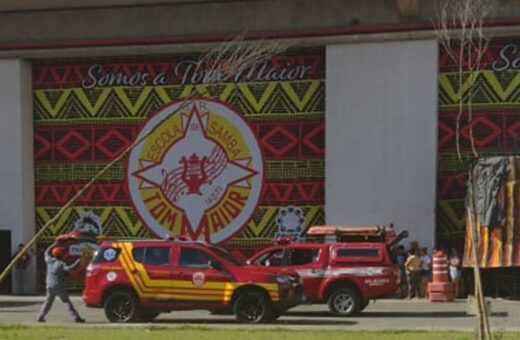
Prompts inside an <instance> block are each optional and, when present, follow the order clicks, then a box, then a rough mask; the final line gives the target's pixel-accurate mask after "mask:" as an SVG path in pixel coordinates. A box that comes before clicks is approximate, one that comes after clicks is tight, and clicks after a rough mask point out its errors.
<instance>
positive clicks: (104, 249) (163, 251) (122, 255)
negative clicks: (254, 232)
mask: <svg viewBox="0 0 520 340" xmlns="http://www.w3.org/2000/svg"><path fill="white" fill-rule="evenodd" d="M302 297H303V296H302V286H301V282H300V278H299V276H298V274H296V273H295V272H294V271H289V270H287V269H280V268H266V267H261V266H250V265H247V264H246V263H244V262H242V261H240V260H238V259H236V258H235V257H234V256H231V255H230V254H229V253H228V252H227V251H226V250H224V249H222V248H219V247H217V246H214V245H210V244H206V243H202V242H193V241H182V240H172V239H168V240H140V241H124V242H123V241H121V242H110V241H104V242H103V243H102V244H101V245H100V248H99V249H98V251H97V253H96V255H95V257H94V259H93V260H92V262H91V263H90V264H89V266H88V267H87V273H86V283H85V289H84V291H83V301H84V302H85V303H86V304H87V306H89V307H103V308H104V311H105V315H106V317H107V319H108V320H109V321H111V322H132V321H151V320H152V319H154V318H155V317H157V316H158V315H159V314H160V313H163V312H170V311H172V310H185V309H208V310H210V311H213V312H216V313H218V312H225V311H232V312H233V313H234V314H235V316H236V319H237V320H238V321H240V322H243V323H260V322H268V321H271V320H274V319H275V318H277V317H278V316H280V315H281V314H282V312H283V311H285V310H286V309H288V308H290V307H292V306H294V305H296V304H297V303H299V302H301V299H302Z"/></svg>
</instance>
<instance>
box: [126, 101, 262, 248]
mask: <svg viewBox="0 0 520 340" xmlns="http://www.w3.org/2000/svg"><path fill="white" fill-rule="evenodd" d="M145 135H148V136H147V138H146V139H145V141H143V142H142V143H140V144H139V145H138V146H136V147H135V148H134V149H133V150H132V152H131V154H130V158H129V161H128V174H127V175H128V185H129V189H130V195H131V198H132V202H133V204H134V206H135V208H136V210H137V212H138V214H139V216H140V217H141V219H142V220H143V222H144V223H145V225H146V226H148V228H149V229H150V230H151V231H152V232H153V233H154V234H155V235H157V236H159V237H162V236H164V235H165V234H170V233H174V234H177V235H179V234H182V235H185V236H186V237H188V238H190V239H193V240H196V239H199V240H205V241H207V242H212V243H218V242H221V241H224V240H226V239H227V238H229V237H231V236H232V235H233V234H235V233H236V232H237V231H239V230H240V229H241V228H242V227H243V226H244V225H245V224H246V223H247V222H248V221H249V219H250V218H251V216H252V215H253V213H254V211H255V208H256V205H257V203H258V200H259V198H260V192H261V187H262V180H263V159H262V154H261V152H260V147H259V146H258V141H257V140H256V137H255V135H254V134H253V132H252V131H251V129H250V127H249V126H248V125H247V123H246V122H245V121H244V120H243V119H242V117H241V116H240V115H239V114H238V113H236V112H235V111H233V109H231V108H230V107H228V106H226V105H225V104H223V103H220V102H216V101H210V100H203V99H199V100H193V101H189V102H180V103H174V104H171V105H169V106H167V107H165V108H163V109H162V110H161V111H159V112H158V113H157V114H156V115H154V116H153V117H152V118H151V119H150V120H149V121H148V122H147V124H146V125H145V126H144V128H143V129H142V131H141V133H140V135H139V136H138V139H141V138H143V136H145Z"/></svg>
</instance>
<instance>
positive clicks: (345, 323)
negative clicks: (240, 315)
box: [151, 317, 357, 326]
mask: <svg viewBox="0 0 520 340" xmlns="http://www.w3.org/2000/svg"><path fill="white" fill-rule="evenodd" d="M151 324H154V325H161V324H180V325H182V324H196V325H224V324H233V325H241V324H240V323H237V321H235V319H233V318H231V319H228V318H226V319H218V320H205V319H182V320H179V319H165V318H163V319H159V320H154V321H153V322H152V323H151ZM355 324H357V322H355V321H351V320H337V319H336V320H308V319H305V320H285V319H283V317H282V319H280V320H276V321H275V322H272V323H267V324H263V325H271V326H276V325H331V326H332V325H341V326H348V325H355Z"/></svg>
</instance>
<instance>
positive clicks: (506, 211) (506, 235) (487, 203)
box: [463, 157, 520, 268]
mask: <svg viewBox="0 0 520 340" xmlns="http://www.w3.org/2000/svg"><path fill="white" fill-rule="evenodd" d="M471 171H472V177H473V179H474V180H473V188H472V189H473V190H468V191H467V195H466V240H465V249H464V258H463V266H465V267H470V266H472V263H473V256H472V251H473V249H472V247H473V244H472V232H471V228H470V222H471V220H470V217H471V216H473V222H474V223H475V227H476V228H477V235H478V238H479V239H478V244H479V247H478V261H479V264H480V267H482V268H498V267H511V266H520V199H519V194H520V157H488V158H481V159H479V160H478V162H477V163H476V164H475V166H474V167H473V169H472V170H471ZM469 185H471V183H468V186H469ZM469 193H472V194H473V197H470V196H469ZM471 200H473V202H474V208H475V211H474V212H473V211H472V204H471ZM470 214H472V215H470Z"/></svg>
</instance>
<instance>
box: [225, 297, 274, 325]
mask: <svg viewBox="0 0 520 340" xmlns="http://www.w3.org/2000/svg"><path fill="white" fill-rule="evenodd" d="M271 311H272V308H271V301H270V300H269V298H268V297H267V296H266V295H265V294H263V293H261V292H252V291H250V292H243V293H241V294H240V295H239V296H238V297H237V299H236V300H235V303H234V304H233V313H234V314H235V317H236V319H237V320H238V321H239V322H241V323H262V322H269V321H271V320H272V314H271Z"/></svg>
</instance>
